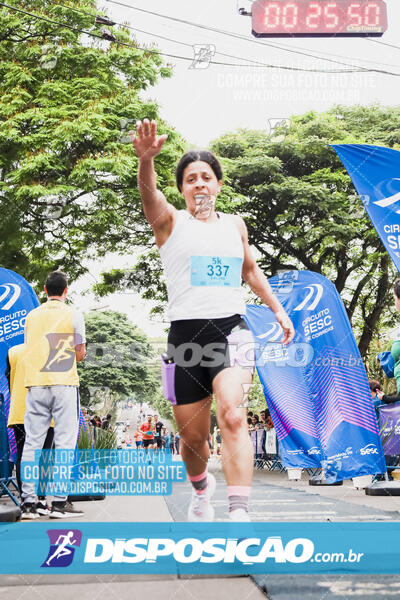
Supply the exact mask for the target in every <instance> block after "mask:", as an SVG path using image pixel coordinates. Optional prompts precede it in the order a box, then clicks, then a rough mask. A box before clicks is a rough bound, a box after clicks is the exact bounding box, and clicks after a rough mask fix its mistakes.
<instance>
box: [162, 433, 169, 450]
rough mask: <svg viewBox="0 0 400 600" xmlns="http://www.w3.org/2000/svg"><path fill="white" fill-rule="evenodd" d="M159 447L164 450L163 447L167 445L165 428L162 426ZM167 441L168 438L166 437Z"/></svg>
mask: <svg viewBox="0 0 400 600" xmlns="http://www.w3.org/2000/svg"><path fill="white" fill-rule="evenodd" d="M160 437H161V449H162V450H165V447H166V445H167V428H166V427H163V428H162V430H161V436H160ZM168 442H169V439H168Z"/></svg>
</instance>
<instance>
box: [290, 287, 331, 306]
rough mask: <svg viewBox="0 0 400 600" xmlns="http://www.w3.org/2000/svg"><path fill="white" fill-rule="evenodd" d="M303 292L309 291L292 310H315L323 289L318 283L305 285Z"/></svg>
mask: <svg viewBox="0 0 400 600" xmlns="http://www.w3.org/2000/svg"><path fill="white" fill-rule="evenodd" d="M304 289H305V290H309V292H308V294H307V296H306V297H305V298H304V300H302V301H301V302H300V304H299V305H298V306H296V308H294V309H293V310H315V308H316V307H317V306H318V303H319V301H320V300H321V298H322V294H323V291H324V290H323V287H322V285H321V284H320V283H311V285H307V286H306V287H305V288H304Z"/></svg>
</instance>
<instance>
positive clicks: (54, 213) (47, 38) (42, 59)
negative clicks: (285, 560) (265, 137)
mask: <svg viewBox="0 0 400 600" xmlns="http://www.w3.org/2000/svg"><path fill="white" fill-rule="evenodd" d="M14 4H15V3H14ZM19 5H20V6H21V3H19ZM21 7H22V6H21ZM73 7H74V8H75V9H77V10H78V11H79V10H81V11H84V12H77V11H76V10H73V9H72V8H63V7H61V6H57V5H56V4H54V3H52V2H47V1H46V0H26V1H24V3H23V9H24V10H26V11H28V12H31V13H34V14H36V15H40V16H42V17H45V18H48V19H50V20H53V21H58V22H61V23H65V24H66V25H69V26H70V27H72V28H73V29H70V28H67V27H62V26H59V25H56V24H52V23H48V22H45V21H41V20H38V19H34V18H33V17H30V16H28V15H24V14H21V13H17V12H15V11H13V10H11V9H7V8H4V7H2V8H1V9H0V215H1V218H0V256H1V266H3V267H7V268H10V269H12V270H16V271H18V272H19V273H20V274H22V275H23V276H25V277H26V278H27V279H28V280H30V281H31V282H33V283H40V284H42V282H43V279H44V277H45V274H46V273H47V272H48V271H50V270H52V269H54V268H58V267H59V268H62V269H63V270H65V271H66V272H67V273H68V274H69V275H70V277H71V278H72V279H74V278H76V277H77V276H79V275H81V274H82V273H84V272H85V270H86V267H85V262H84V259H89V258H94V257H96V256H104V255H105V254H106V253H107V252H109V251H113V252H115V251H117V252H127V251H131V250H132V248H133V247H134V246H143V245H145V244H146V243H148V241H149V238H150V236H151V232H150V231H149V228H148V227H146V226H144V221H143V215H142V207H141V202H140V198H139V193H138V190H137V181H136V176H137V158H136V155H135V153H134V150H133V148H132V144H131V143H130V142H129V136H128V131H129V129H132V128H134V124H135V122H136V120H138V119H143V118H144V117H149V118H156V117H157V105H156V104H155V103H154V102H150V101H145V100H143V99H142V98H143V96H142V92H143V90H145V89H147V88H148V87H149V86H151V85H153V84H154V83H156V82H157V80H159V78H160V77H169V76H170V75H171V69H170V68H169V67H168V66H166V65H165V64H163V62H162V59H161V57H160V56H159V54H158V53H157V51H155V50H151V49H150V48H148V49H146V50H140V49H138V48H137V47H136V42H135V39H134V38H132V37H131V34H130V32H129V30H127V29H126V28H123V27H120V28H118V29H112V31H113V33H114V35H115V36H116V37H117V39H118V41H121V42H126V43H130V44H132V45H133V46H134V47H133V48H129V47H125V46H122V45H120V44H118V43H110V42H107V41H102V40H98V39H93V38H91V37H89V36H85V35H81V34H80V33H79V31H77V30H78V29H83V30H86V31H88V30H91V31H93V33H95V34H97V35H101V26H100V25H94V16H95V15H96V14H97V13H98V12H99V11H98V10H96V7H95V2H93V1H92V0H74V2H73ZM85 13H88V14H85ZM158 121H159V125H160V132H167V133H168V134H169V142H168V145H167V147H166V149H165V150H164V152H163V153H162V155H161V156H160V157H159V158H158V159H157V170H158V174H159V181H160V185H161V186H162V187H163V188H168V186H169V185H170V184H171V181H170V178H171V171H172V167H173V165H174V163H175V161H176V158H177V155H178V153H179V152H180V150H181V148H182V142H181V141H180V140H179V139H178V136H177V135H176V133H175V132H174V131H173V130H172V129H171V128H170V127H168V126H167V124H165V123H162V122H160V119H158ZM38 289H41V286H38Z"/></svg>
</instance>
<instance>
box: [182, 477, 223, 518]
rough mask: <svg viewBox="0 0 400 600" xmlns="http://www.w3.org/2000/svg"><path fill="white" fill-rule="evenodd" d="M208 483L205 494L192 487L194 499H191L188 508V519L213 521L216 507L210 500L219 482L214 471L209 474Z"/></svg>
mask: <svg viewBox="0 0 400 600" xmlns="http://www.w3.org/2000/svg"><path fill="white" fill-rule="evenodd" d="M207 480H208V485H207V491H206V493H205V494H196V492H195V491H194V488H193V489H192V499H191V501H190V505H189V510H188V521H213V520H214V513H215V510H214V507H213V506H212V504H211V502H210V500H211V498H212V496H213V494H214V492H215V487H216V485H217V482H216V481H215V477H214V475H213V474H212V473H208V475H207Z"/></svg>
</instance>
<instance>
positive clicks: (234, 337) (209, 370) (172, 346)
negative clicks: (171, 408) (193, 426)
mask: <svg viewBox="0 0 400 600" xmlns="http://www.w3.org/2000/svg"><path fill="white" fill-rule="evenodd" d="M235 365H239V366H241V367H247V368H250V369H251V370H253V369H254V341H253V335H252V333H251V331H250V330H249V328H248V326H247V324H246V322H245V321H244V319H243V318H242V317H241V316H240V315H232V316H231V317H225V318H222V319H190V320H182V321H172V323H171V329H170V331H169V335H168V350H167V355H166V359H165V360H163V361H162V382H163V393H164V397H165V398H166V399H167V400H169V401H170V402H171V404H173V405H178V404H192V403H193V402H198V401H199V400H202V399H203V398H206V397H207V396H210V395H211V394H212V393H213V391H212V381H213V379H214V377H215V376H216V375H218V373H219V372H220V371H222V370H223V369H226V368H227V367H233V366H235Z"/></svg>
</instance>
